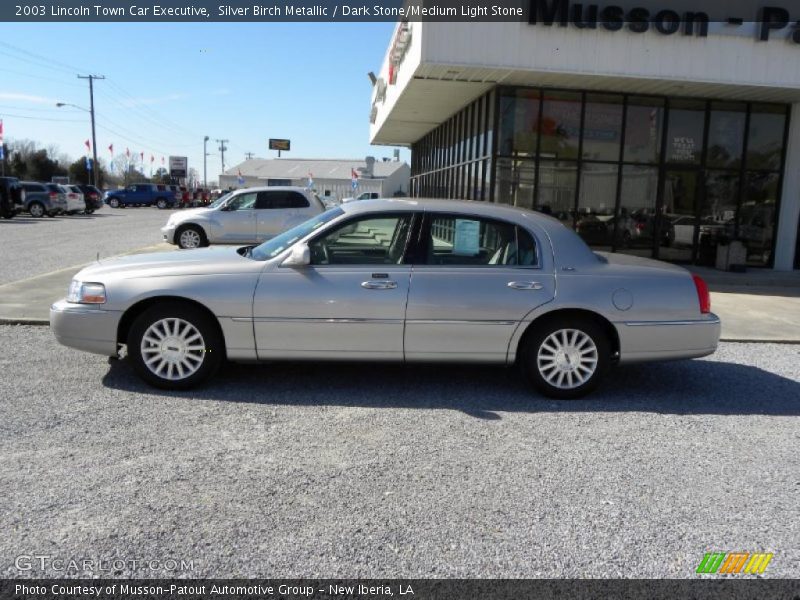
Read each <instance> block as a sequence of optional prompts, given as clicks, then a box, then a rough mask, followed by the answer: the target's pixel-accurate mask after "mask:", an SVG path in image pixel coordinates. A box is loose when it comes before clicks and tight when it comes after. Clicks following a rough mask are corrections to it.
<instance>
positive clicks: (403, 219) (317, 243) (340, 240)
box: [309, 214, 413, 265]
mask: <svg viewBox="0 0 800 600" xmlns="http://www.w3.org/2000/svg"><path fill="white" fill-rule="evenodd" d="M412 220H413V215H412V214H404V215H394V216H381V217H374V216H365V217H361V218H356V219H353V220H351V221H348V222H347V223H344V224H342V225H341V226H339V227H337V228H336V229H334V230H333V231H329V232H326V233H324V234H323V235H322V236H320V237H318V238H317V239H315V240H313V241H312V242H310V243H309V248H310V250H311V264H312V265H398V264H403V256H404V254H405V249H406V243H407V242H408V237H409V233H410V232H411V223H412Z"/></svg>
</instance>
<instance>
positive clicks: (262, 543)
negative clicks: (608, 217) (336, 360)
mask: <svg viewBox="0 0 800 600" xmlns="http://www.w3.org/2000/svg"><path fill="white" fill-rule="evenodd" d="M153 214H157V215H158V216H160V217H163V216H165V215H164V213H156V212H155V211H154V213H153ZM109 218H119V220H120V221H121V222H124V221H125V220H127V219H126V217H124V216H122V217H109ZM35 227H36V228H38V227H40V226H39V225H36V226H35ZM0 347H2V348H4V349H5V351H4V352H3V353H0V368H2V372H3V377H2V378H0V405H1V410H2V415H3V418H2V419H0V457H1V458H2V460H0V481H1V482H2V489H3V491H2V493H0V527H1V529H0V530H2V531H3V535H2V536H0V573H1V574H4V575H6V576H9V575H13V576H18V575H20V573H19V572H18V571H17V569H16V568H15V566H14V564H15V559H16V557H18V556H20V555H23V554H27V555H30V554H35V553H39V554H47V555H50V556H53V557H60V558H62V559H70V558H90V559H96V560H100V559H105V560H110V559H112V558H121V559H123V560H131V559H148V560H162V561H163V560H164V559H166V558H174V559H178V560H180V559H183V560H187V561H192V562H193V567H194V568H193V570H190V571H187V572H164V571H158V572H155V573H153V572H150V571H137V572H136V573H135V574H137V575H140V576H146V575H154V574H155V575H187V576H192V577H198V576H237V575H242V576H276V575H280V576H287V577H293V576H308V577H317V576H319V577H323V576H324V577H356V576H357V577H406V576H407V577H413V576H419V577H461V576H464V577H466V576H472V577H618V576H626V577H665V576H666V577H696V575H695V574H694V570H695V568H696V566H697V564H698V563H699V562H700V560H701V558H702V556H703V553H704V552H706V551H711V550H715V551H723V552H724V551H734V550H737V551H767V552H774V553H775V557H774V559H773V560H772V562H771V564H770V565H769V568H768V570H767V572H766V574H765V576H772V577H778V576H781V577H796V576H797V574H798V572H800V548H798V545H797V540H798V539H800V475H798V474H799V473H800V457H799V456H798V452H797V448H798V447H800V429H799V428H798V426H797V422H798V421H797V418H798V415H800V347H799V346H784V345H746V344H723V345H722V347H721V349H720V351H719V352H718V353H717V354H716V355H715V356H714V357H712V358H710V359H707V360H696V361H687V362H681V363H673V364H662V365H649V366H640V367H626V368H624V369H619V370H618V371H617V372H616V373H615V374H614V376H613V377H612V378H611V379H610V380H609V382H608V384H607V385H605V386H604V387H603V388H602V389H601V391H600V393H598V394H596V395H594V396H593V397H591V398H590V399H587V400H584V401H579V402H568V403H557V402H554V401H550V400H545V399H542V398H540V397H537V396H535V395H533V394H532V393H531V392H529V390H528V388H527V387H526V386H525V385H524V384H523V383H522V381H521V380H520V378H519V377H518V376H517V375H516V374H515V373H514V372H511V371H507V370H504V369H498V368H483V367H469V368H460V367H415V368H402V367H395V366H378V367H367V366H363V365H362V366H357V365H304V364H290V365H266V366H228V367H226V368H225V370H224V372H223V373H222V374H221V376H220V377H219V378H218V379H217V380H215V382H213V383H212V384H211V385H210V386H209V387H207V388H205V389H202V390H197V391H194V392H191V393H189V392H187V393H166V392H159V391H155V390H152V389H149V388H146V387H145V386H144V385H143V384H142V383H141V382H140V381H139V379H138V378H136V377H135V376H134V374H133V373H132V372H131V371H130V369H129V367H128V366H127V365H126V364H125V363H124V362H115V363H112V364H110V365H109V364H107V362H106V360H105V359H103V358H102V357H97V356H92V355H87V354H82V353H79V352H73V351H70V350H68V349H66V348H63V347H60V346H58V345H57V344H56V342H55V340H54V339H53V338H52V336H51V335H50V332H49V331H48V330H47V328H43V327H40V328H37V327H25V326H3V327H0ZM128 572H129V571H128V570H127V568H126V569H122V570H119V571H116V572H114V573H113V574H119V575H123V574H128ZM42 574H43V573H42V572H40V571H38V570H32V571H26V572H24V573H22V575H29V576H39V575H42ZM47 574H56V575H58V574H64V573H58V572H55V573H54V572H52V571H50V572H48V573H47ZM97 574H108V573H102V572H101V573H97Z"/></svg>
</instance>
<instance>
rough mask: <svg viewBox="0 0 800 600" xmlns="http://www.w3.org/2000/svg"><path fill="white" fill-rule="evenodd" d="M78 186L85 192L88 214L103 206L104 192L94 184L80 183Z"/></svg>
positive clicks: (84, 197)
mask: <svg viewBox="0 0 800 600" xmlns="http://www.w3.org/2000/svg"><path fill="white" fill-rule="evenodd" d="M76 187H78V188H80V190H81V192H83V199H84V201H85V202H86V213H87V214H92V213H93V212H94V211H96V210H99V209H101V208H103V192H101V191H100V190H99V189H97V188H96V187H95V186H93V185H83V184H78V185H77V186H76Z"/></svg>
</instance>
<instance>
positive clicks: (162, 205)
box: [156, 198, 167, 210]
mask: <svg viewBox="0 0 800 600" xmlns="http://www.w3.org/2000/svg"><path fill="white" fill-rule="evenodd" d="M156 208H158V209H159V210H164V209H165V208H167V201H166V200H165V199H164V198H159V199H158V200H156Z"/></svg>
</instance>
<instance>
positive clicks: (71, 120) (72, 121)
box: [3, 112, 86, 123]
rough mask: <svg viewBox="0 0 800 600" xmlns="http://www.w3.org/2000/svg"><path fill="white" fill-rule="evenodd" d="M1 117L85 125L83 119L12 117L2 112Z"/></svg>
mask: <svg viewBox="0 0 800 600" xmlns="http://www.w3.org/2000/svg"><path fill="white" fill-rule="evenodd" d="M3 117H14V118H15V119H30V120H31V121H57V122H59V123H85V122H86V121H84V120H83V119H53V118H48V117H31V116H25V115H12V114H11V113H7V112H4V113H3Z"/></svg>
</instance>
